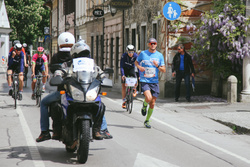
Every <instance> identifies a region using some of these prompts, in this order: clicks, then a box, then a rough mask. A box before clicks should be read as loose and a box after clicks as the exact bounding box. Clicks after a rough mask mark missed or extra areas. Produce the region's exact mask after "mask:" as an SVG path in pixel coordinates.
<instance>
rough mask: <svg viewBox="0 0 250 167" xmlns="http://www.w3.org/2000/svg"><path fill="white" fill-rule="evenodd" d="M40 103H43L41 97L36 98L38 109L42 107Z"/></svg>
mask: <svg viewBox="0 0 250 167" xmlns="http://www.w3.org/2000/svg"><path fill="white" fill-rule="evenodd" d="M40 103H41V95H39V96H37V97H36V105H37V107H40Z"/></svg>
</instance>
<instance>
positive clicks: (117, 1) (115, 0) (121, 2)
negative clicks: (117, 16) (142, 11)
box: [110, 0, 133, 9]
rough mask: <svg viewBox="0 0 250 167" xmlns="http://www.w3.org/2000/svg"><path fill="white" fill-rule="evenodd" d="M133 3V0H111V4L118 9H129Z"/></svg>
mask: <svg viewBox="0 0 250 167" xmlns="http://www.w3.org/2000/svg"><path fill="white" fill-rule="evenodd" d="M132 5H133V3H132V1H131V0H111V2H110V6H112V7H114V8H118V9H127V8H130V7H132Z"/></svg>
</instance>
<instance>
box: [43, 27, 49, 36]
mask: <svg viewBox="0 0 250 167" xmlns="http://www.w3.org/2000/svg"><path fill="white" fill-rule="evenodd" d="M44 34H45V35H46V34H49V27H44Z"/></svg>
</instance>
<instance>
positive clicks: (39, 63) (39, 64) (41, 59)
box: [31, 47, 49, 100]
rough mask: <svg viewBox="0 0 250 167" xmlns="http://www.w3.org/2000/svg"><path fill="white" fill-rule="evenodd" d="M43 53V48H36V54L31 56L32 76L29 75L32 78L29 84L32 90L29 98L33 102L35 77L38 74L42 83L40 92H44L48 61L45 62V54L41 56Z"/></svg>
mask: <svg viewBox="0 0 250 167" xmlns="http://www.w3.org/2000/svg"><path fill="white" fill-rule="evenodd" d="M43 52H44V48H43V47H38V48H37V53H36V54H34V55H33V56H32V68H31V71H32V74H31V78H32V83H31V89H32V95H31V98H32V99H33V100H35V92H34V91H35V86H36V80H37V79H36V76H35V75H38V74H39V72H41V73H42V74H43V76H46V77H43V79H42V82H43V89H42V92H43V93H44V92H45V84H46V80H47V76H48V72H49V70H48V61H47V56H46V55H45V54H43Z"/></svg>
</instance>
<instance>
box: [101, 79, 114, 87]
mask: <svg viewBox="0 0 250 167" xmlns="http://www.w3.org/2000/svg"><path fill="white" fill-rule="evenodd" d="M101 85H102V86H103V87H108V88H112V87H113V82H112V80H111V79H108V78H104V79H103V80H102V84H101Z"/></svg>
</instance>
